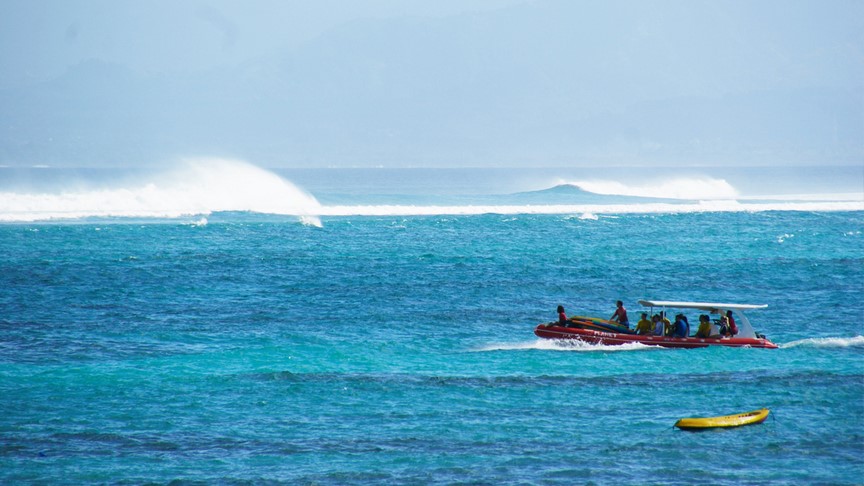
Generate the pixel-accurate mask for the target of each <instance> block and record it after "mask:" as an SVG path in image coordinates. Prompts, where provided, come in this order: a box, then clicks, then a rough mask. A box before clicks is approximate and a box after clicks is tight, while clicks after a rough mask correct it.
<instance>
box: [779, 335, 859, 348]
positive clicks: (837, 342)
mask: <svg viewBox="0 0 864 486" xmlns="http://www.w3.org/2000/svg"><path fill="white" fill-rule="evenodd" d="M797 347H804V348H860V347H864V336H855V337H851V338H808V339H801V340H798V341H792V342H788V343H785V344H781V345H780V348H781V349H786V348H797Z"/></svg>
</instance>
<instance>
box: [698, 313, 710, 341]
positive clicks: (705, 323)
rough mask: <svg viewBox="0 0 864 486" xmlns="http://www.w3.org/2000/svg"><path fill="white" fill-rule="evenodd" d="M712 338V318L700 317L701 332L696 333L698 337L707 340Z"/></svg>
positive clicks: (703, 315)
mask: <svg viewBox="0 0 864 486" xmlns="http://www.w3.org/2000/svg"><path fill="white" fill-rule="evenodd" d="M710 336H711V318H710V317H708V316H706V315H705V314H702V315H701V316H699V330H698V331H696V337H698V338H707V337H710Z"/></svg>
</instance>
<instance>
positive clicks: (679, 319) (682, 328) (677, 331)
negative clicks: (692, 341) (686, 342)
mask: <svg viewBox="0 0 864 486" xmlns="http://www.w3.org/2000/svg"><path fill="white" fill-rule="evenodd" d="M689 327H690V326H688V325H687V318H686V317H685V316H684V314H678V315H677V316H675V326H674V331H673V332H672V337H677V338H685V337H687V336H688V334H689V332H688V330H687V328H689Z"/></svg>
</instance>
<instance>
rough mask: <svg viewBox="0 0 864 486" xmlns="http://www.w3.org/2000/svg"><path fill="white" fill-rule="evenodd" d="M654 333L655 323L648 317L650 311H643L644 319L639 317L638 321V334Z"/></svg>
mask: <svg viewBox="0 0 864 486" xmlns="http://www.w3.org/2000/svg"><path fill="white" fill-rule="evenodd" d="M653 333H654V323H653V322H652V321H651V320H650V319H648V313H647V312H643V313H642V319H639V322H637V323H636V334H642V335H645V334H653Z"/></svg>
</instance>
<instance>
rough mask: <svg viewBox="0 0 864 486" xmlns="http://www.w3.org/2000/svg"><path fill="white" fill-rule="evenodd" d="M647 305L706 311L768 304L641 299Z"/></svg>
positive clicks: (743, 308)
mask: <svg viewBox="0 0 864 486" xmlns="http://www.w3.org/2000/svg"><path fill="white" fill-rule="evenodd" d="M639 303H640V304H641V305H643V306H645V307H676V308H679V309H701V310H706V311H716V310H719V309H723V310H748V309H764V308H766V307H768V306H767V305H764V304H763V305H753V304H718V303H712V302H677V301H671V300H640V301H639Z"/></svg>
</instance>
